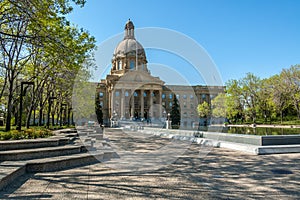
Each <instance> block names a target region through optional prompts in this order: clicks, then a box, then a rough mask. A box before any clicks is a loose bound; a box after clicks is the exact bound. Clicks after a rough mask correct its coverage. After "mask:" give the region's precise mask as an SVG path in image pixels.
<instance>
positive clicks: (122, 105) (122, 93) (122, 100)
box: [121, 88, 125, 119]
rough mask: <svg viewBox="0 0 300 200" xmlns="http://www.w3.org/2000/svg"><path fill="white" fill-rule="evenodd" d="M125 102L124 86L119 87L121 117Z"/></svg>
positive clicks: (122, 116)
mask: <svg viewBox="0 0 300 200" xmlns="http://www.w3.org/2000/svg"><path fill="white" fill-rule="evenodd" d="M124 104H125V102H124V88H122V89H121V119H123V118H124V108H125V105H124Z"/></svg>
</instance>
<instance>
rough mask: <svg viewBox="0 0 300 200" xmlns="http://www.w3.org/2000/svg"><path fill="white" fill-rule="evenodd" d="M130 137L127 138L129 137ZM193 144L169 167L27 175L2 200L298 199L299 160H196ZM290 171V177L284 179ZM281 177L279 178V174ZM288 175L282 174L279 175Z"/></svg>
mask: <svg viewBox="0 0 300 200" xmlns="http://www.w3.org/2000/svg"><path fill="white" fill-rule="evenodd" d="M105 135H106V136H108V137H109V139H110V141H113V142H115V143H117V142H120V146H122V148H127V149H128V150H130V151H141V149H143V150H144V152H147V151H152V150H153V149H155V148H160V146H162V145H163V144H164V143H167V142H169V141H168V140H166V139H162V138H158V137H149V138H147V140H145V141H143V140H142V139H141V138H139V139H137V138H134V135H127V138H126V137H124V133H122V132H121V131H115V130H112V129H106V132H105ZM130 136H131V137H130ZM200 150H201V149H200V146H199V145H195V144H191V145H190V146H189V148H188V149H187V150H186V152H185V153H184V154H182V155H179V157H178V159H177V160H176V161H175V162H173V163H172V164H170V165H168V166H165V167H163V168H160V169H157V170H153V171H151V170H148V171H136V172H135V171H125V170H121V169H112V168H110V167H108V166H107V165H105V163H97V164H93V165H89V166H83V167H78V168H74V169H68V170H64V171H58V172H47V173H36V174H26V175H24V176H22V177H20V178H19V179H18V180H16V181H15V182H14V183H13V184H11V185H10V186H9V187H7V188H5V189H4V190H3V191H1V192H0V199H60V200H61V199H277V200H278V199H299V197H300V190H299V188H300V167H299V166H300V154H299V153H295V154H274V155H260V156H257V155H251V154H246V153H241V152H237V151H232V150H229V149H225V148H215V149H213V150H212V151H211V152H209V153H208V154H207V156H205V157H199V151H200ZM287 171H288V173H287ZM280 172H282V173H280ZM283 172H286V173H283Z"/></svg>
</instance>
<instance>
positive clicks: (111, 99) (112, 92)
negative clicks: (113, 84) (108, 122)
mask: <svg viewBox="0 0 300 200" xmlns="http://www.w3.org/2000/svg"><path fill="white" fill-rule="evenodd" d="M114 97H115V90H114V89H112V90H111V98H110V109H111V110H110V116H111V118H112V117H113V115H114V99H115V98H114Z"/></svg>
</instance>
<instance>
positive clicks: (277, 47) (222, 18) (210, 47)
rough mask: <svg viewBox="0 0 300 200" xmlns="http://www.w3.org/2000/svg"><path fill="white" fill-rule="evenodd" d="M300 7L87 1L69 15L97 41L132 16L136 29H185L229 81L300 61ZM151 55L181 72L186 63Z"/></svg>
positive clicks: (216, 1) (292, 2) (211, 0)
mask: <svg viewBox="0 0 300 200" xmlns="http://www.w3.org/2000/svg"><path fill="white" fill-rule="evenodd" d="M299 9H300V1H297V0H206V1H204V0H187V1H179V0H151V1H141V0H127V1H122V0H113V1H110V0H107V1H98V0H87V3H86V5H85V7H84V8H79V7H74V11H73V13H71V14H70V15H69V16H68V19H69V20H70V21H71V22H73V23H74V24H77V25H78V26H79V27H82V28H84V29H86V30H88V31H89V32H90V34H91V35H93V36H94V37H95V38H96V40H97V44H98V45H100V44H101V43H102V42H103V41H105V40H107V39H108V38H110V37H112V36H114V35H116V34H119V33H122V32H123V29H124V25H125V23H126V21H127V20H128V18H130V19H131V20H132V21H133V23H134V25H135V27H136V28H144V27H162V28H167V29H172V30H175V31H178V32H181V33H183V34H185V35H187V36H189V37H191V38H192V39H194V40H195V41H196V42H197V43H199V44H200V45H201V46H202V47H203V48H204V49H205V50H206V51H207V52H208V54H209V55H210V56H211V58H212V59H213V61H214V63H215V64H216V66H217V68H218V70H219V72H220V74H221V78H222V80H223V82H224V83H225V82H226V81H228V80H229V79H239V78H241V77H243V76H245V74H246V73H247V72H252V73H254V74H255V75H257V76H259V77H261V78H267V77H269V76H272V75H274V74H276V73H280V71H281V70H282V69H283V68H288V67H290V66H291V65H295V64H300V20H299V19H300V12H299ZM110 59H111V58H110ZM147 59H148V61H149V62H154V63H161V64H164V65H168V66H172V67H174V68H175V69H178V71H179V73H181V72H180V70H182V69H184V68H185V65H188V64H187V63H186V62H184V61H180V59H179V60H178V59H177V60H176V59H175V58H173V57H172V55H168V54H167V53H161V54H158V53H151V50H149V51H147ZM99 67H100V68H103V67H105V66H99ZM190 76H191V77H190V78H191V79H193V78H192V76H193V75H190ZM192 84H197V81H196V80H193V81H192ZM199 84H201V81H199Z"/></svg>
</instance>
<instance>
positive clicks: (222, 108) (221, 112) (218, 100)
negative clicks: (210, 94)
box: [211, 93, 227, 117]
mask: <svg viewBox="0 0 300 200" xmlns="http://www.w3.org/2000/svg"><path fill="white" fill-rule="evenodd" d="M226 99H227V98H226V94H225V93H220V94H218V96H216V97H215V98H214V99H213V100H212V101H211V107H212V115H213V116H214V117H226V112H227V105H226Z"/></svg>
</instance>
